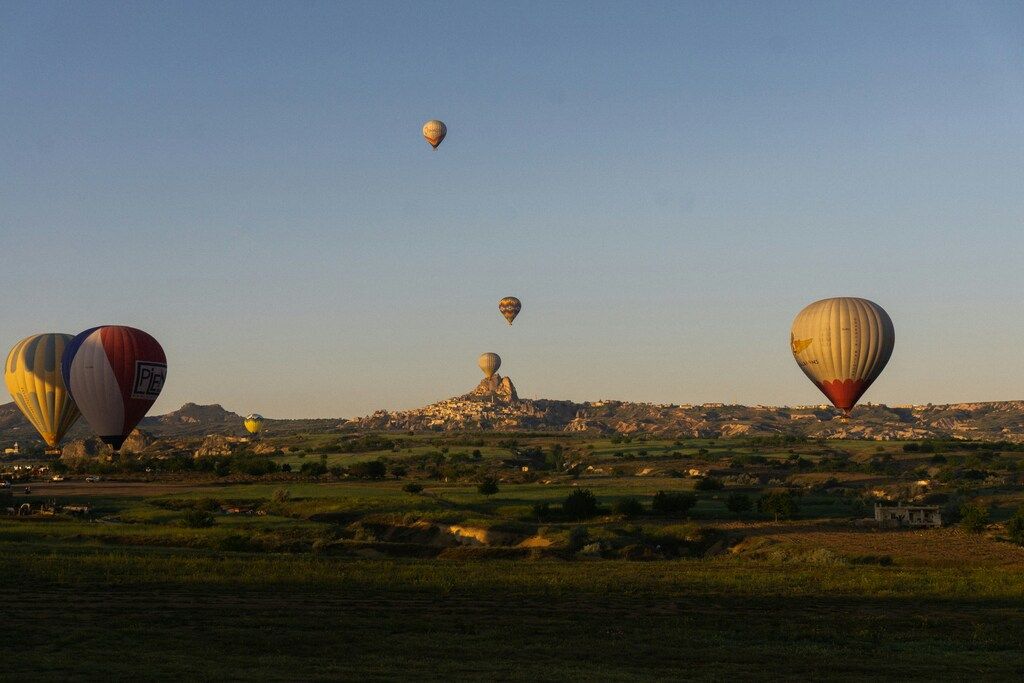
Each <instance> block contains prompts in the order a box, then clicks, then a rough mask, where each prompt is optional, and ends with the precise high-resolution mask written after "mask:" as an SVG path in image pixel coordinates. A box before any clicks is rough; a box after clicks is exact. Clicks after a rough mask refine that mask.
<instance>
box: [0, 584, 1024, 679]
mask: <svg viewBox="0 0 1024 683" xmlns="http://www.w3.org/2000/svg"><path fill="white" fill-rule="evenodd" d="M382 578H383V577H382ZM0 600H2V601H3V604H4V605H5V611H6V613H7V614H8V615H9V616H10V617H11V618H12V620H13V623H16V624H17V628H12V629H9V630H8V636H7V645H8V647H9V648H11V651H18V652H24V653H32V654H31V656H23V657H12V658H9V659H8V660H7V662H6V664H5V673H6V675H7V676H9V677H14V678H20V677H26V678H27V677H33V678H36V679H38V678H43V679H48V678H58V677H60V678H64V677H68V676H75V677H83V676H84V677H86V678H92V677H95V678H108V679H109V678H111V677H114V678H119V677H122V676H129V675H133V676H138V675H140V674H141V675H142V676H144V677H148V678H152V677H171V676H173V677H187V678H203V679H210V678H227V679H239V678H250V677H255V678H260V679H276V680H286V679H290V680H297V679H303V680H309V679H338V678H355V677H358V678H391V679H393V678H396V677H401V678H420V679H440V678H449V679H450V678H452V677H458V678H466V677H472V678H497V679H507V678H530V679H535V680H536V679H539V680H550V679H565V678H594V679H600V680H618V679H622V680H625V679H635V678H638V677H641V678H650V677H657V678H670V677H672V678H678V677H685V678H688V679H692V678H720V677H740V678H744V679H768V678H779V677H815V678H825V677H832V678H834V677H857V678H860V677H869V676H871V677H875V676H880V675H881V676H885V677H899V678H902V679H932V680H935V679H940V678H941V679H950V678H959V677H967V676H976V675H978V674H984V675H987V676H993V677H995V676H998V677H1004V676H1005V677H1007V678H1008V677H1010V676H1011V675H1013V674H1014V673H1015V672H1019V667H1020V666H1022V665H1024V656H1022V654H1021V652H1020V651H1019V641H1018V634H1020V633H1022V632H1024V615H1022V613H1021V611H1020V609H1019V608H1020V605H1013V606H1009V605H1006V604H1005V603H1000V602H997V601H973V602H971V603H970V604H964V603H963V602H961V601H945V600H932V601H923V602H922V601H920V600H906V599H857V598H849V597H844V598H835V597H816V598H813V599H808V598H789V597H758V598H751V597H749V596H744V597H739V596H729V595H715V596H671V597H670V596H659V595H657V594H646V595H635V594H634V595H625V594H593V593H590V594H579V593H570V594H561V595H552V594H544V593H533V594H525V595H524V594H516V592H515V591H509V592H500V591H490V590H488V591H479V590H461V589H460V590H455V591H444V590H427V589H419V590H417V589H415V588H412V587H409V586H389V587H385V586H383V585H382V586H380V587H378V588H376V589H373V588H371V587H369V586H363V587H362V588H361V589H360V590H358V591H344V590H332V589H327V590H324V589H311V588H309V587H297V586H289V585H283V586H282V585H276V586H267V587H265V588H264V589H254V588H251V587H249V588H244V589H243V588H237V587H231V586H219V587H208V586H207V587H204V586H196V587H194V588H189V589H184V588H181V587H170V586H168V587H160V586H146V587H141V586H140V587H132V586H117V587H111V588H106V589H99V588H89V589H83V588H82V587H80V586H79V587H60V586H48V587H45V588H44V587H39V588H35V589H24V588H22V589H12V588H9V587H8V588H4V589H2V590H0Z"/></svg>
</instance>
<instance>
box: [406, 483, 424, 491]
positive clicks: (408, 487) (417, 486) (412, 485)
mask: <svg viewBox="0 0 1024 683" xmlns="http://www.w3.org/2000/svg"><path fill="white" fill-rule="evenodd" d="M402 490H403V491H405V492H406V493H422V491H423V486H422V485H420V484H416V483H414V482H409V483H408V484H406V485H405V486H403V487H402Z"/></svg>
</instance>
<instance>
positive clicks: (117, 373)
mask: <svg viewBox="0 0 1024 683" xmlns="http://www.w3.org/2000/svg"><path fill="white" fill-rule="evenodd" d="M61 372H62V373H63V375H64V384H65V386H67V388H68V389H69V390H70V391H71V395H72V396H73V397H74V399H75V403H77V404H78V409H79V410H81V411H82V415H84V416H85V420H86V422H88V423H89V426H90V427H92V429H93V431H94V432H96V435H97V436H99V437H100V438H101V439H102V440H103V441H104V442H105V443H108V444H110V446H111V447H113V449H114V450H115V451H116V450H120V448H121V444H123V443H124V440H125V439H126V438H128V435H129V434H130V433H131V431H132V430H133V429H134V428H135V425H137V424H138V423H139V420H141V419H142V418H143V416H145V414H146V412H147V411H148V410H149V409H150V408H151V407H152V406H153V402H154V401H156V398H157V396H159V395H160V390H161V389H163V388H164V380H165V379H166V378H167V357H166V356H164V350H163V349H162V348H161V347H160V344H159V343H158V342H157V340H156V339H153V337H151V336H149V335H148V334H147V333H145V332H143V331H142V330H137V329H135V328H133V327H122V326H120V325H104V326H102V327H94V328H92V329H89V330H86V331H85V332H82V333H81V334H79V335H78V336H77V337H75V338H74V339H72V340H71V341H70V342H69V343H68V345H67V347H66V348H65V349H64V356H63V358H62V360H61Z"/></svg>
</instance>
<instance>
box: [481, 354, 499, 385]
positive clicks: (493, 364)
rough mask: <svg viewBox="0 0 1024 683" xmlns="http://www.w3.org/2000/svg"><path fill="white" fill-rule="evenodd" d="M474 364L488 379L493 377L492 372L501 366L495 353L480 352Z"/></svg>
mask: <svg viewBox="0 0 1024 683" xmlns="http://www.w3.org/2000/svg"><path fill="white" fill-rule="evenodd" d="M476 364H477V365H479V366H480V369H481V370H483V371H484V376H485V377H486V378H487V379H490V378H491V377H494V373H496V372H497V371H498V368H500V367H501V358H500V357H499V356H498V354H496V353H489V352H488V353H482V354H480V358H478V359H477V361H476Z"/></svg>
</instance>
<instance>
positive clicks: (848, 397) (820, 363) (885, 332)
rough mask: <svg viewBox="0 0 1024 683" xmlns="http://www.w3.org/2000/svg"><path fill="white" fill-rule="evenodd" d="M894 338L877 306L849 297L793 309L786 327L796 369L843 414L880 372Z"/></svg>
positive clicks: (848, 410)
mask: <svg viewBox="0 0 1024 683" xmlns="http://www.w3.org/2000/svg"><path fill="white" fill-rule="evenodd" d="M895 341H896V332H895V330H894V329H893V326H892V320H891V319H890V318H889V315H888V314H887V313H886V312H885V311H884V310H883V309H882V307H881V306H879V305H878V304H876V303H874V302H872V301H868V300H867V299H858V298H855V297H839V298H835V299H823V300H821V301H816V302H815V303H813V304H811V305H810V306H808V307H807V308H805V309H804V310H802V311H800V313H798V314H797V316H796V319H795V320H794V321H793V328H792V330H791V331H790V347H791V349H792V351H793V357H794V358H795V359H796V362H797V364H798V365H799V366H800V369H801V370H803V371H804V374H805V375H807V376H808V377H809V378H810V380H811V381H812V382H814V383H815V384H816V385H817V386H818V388H819V389H821V392H822V393H823V394H825V396H827V397H828V400H830V401H831V402H832V404H833V405H834V406H835V407H836V408H839V409H840V410H842V411H843V412H845V413H847V414H849V412H850V410H852V409H853V407H854V406H855V405H856V404H857V401H858V399H860V397H861V396H862V395H863V394H864V392H865V391H867V389H868V387H870V386H871V383H872V382H874V381H875V379H877V378H878V376H879V375H880V374H881V373H882V370H883V369H884V368H885V364H886V363H888V362H889V357H890V356H891V355H892V349H893V346H894V344H895Z"/></svg>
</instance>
